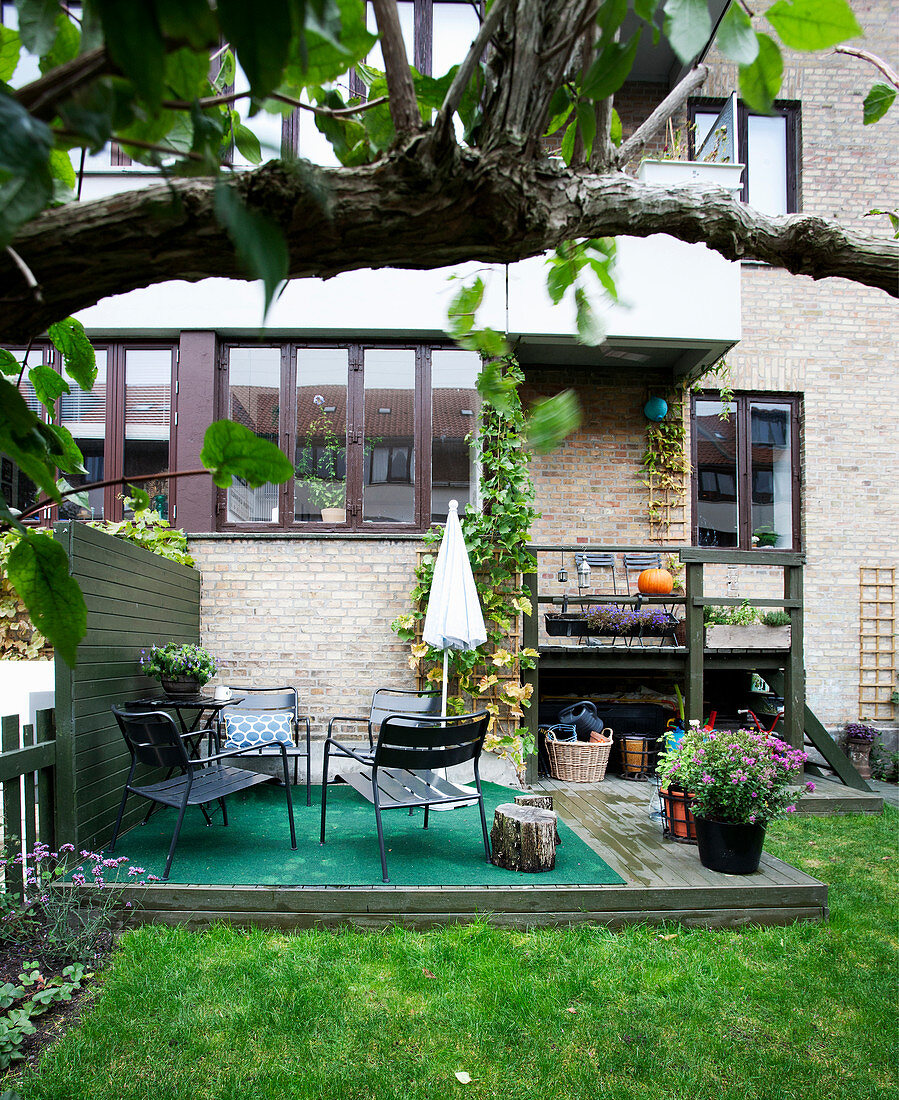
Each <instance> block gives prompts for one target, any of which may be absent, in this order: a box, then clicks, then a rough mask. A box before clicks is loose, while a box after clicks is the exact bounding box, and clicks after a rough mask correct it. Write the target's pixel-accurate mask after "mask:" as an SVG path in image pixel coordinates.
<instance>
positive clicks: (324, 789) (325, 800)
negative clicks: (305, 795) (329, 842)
mask: <svg viewBox="0 0 899 1100" xmlns="http://www.w3.org/2000/svg"><path fill="white" fill-rule="evenodd" d="M328 740H330V738H329V739H328ZM328 740H326V741H325V757H324V766H323V768H322V831H321V838H320V840H319V843H320V844H324V843H325V813H326V812H327V806H328V757H329V756H330V750H331V746H330V745H329V744H328Z"/></svg>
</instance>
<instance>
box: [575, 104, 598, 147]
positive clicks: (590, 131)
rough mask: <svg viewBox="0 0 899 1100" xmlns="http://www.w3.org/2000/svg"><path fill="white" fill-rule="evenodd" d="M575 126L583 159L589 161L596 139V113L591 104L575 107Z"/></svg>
mask: <svg viewBox="0 0 899 1100" xmlns="http://www.w3.org/2000/svg"><path fill="white" fill-rule="evenodd" d="M577 125H578V129H579V130H580V132H581V141H582V142H583V145H584V157H585V159H587V160H589V159H590V154H591V153H592V152H593V142H594V140H595V139H596V111H595V109H594V107H593V104H592V103H579V104H578V105H577Z"/></svg>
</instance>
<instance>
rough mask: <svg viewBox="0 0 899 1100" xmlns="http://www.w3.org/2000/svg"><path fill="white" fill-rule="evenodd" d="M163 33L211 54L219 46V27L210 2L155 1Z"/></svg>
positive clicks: (207, 0)
mask: <svg viewBox="0 0 899 1100" xmlns="http://www.w3.org/2000/svg"><path fill="white" fill-rule="evenodd" d="M155 3H156V17H157V19H158V20H159V26H160V28H161V29H162V33H163V34H164V35H166V36H168V37H169V38H174V39H186V40H187V41H188V42H189V43H190V44H191V45H192V46H193V47H194V48H195V49H197V50H202V51H203V52H205V53H207V54H208V53H209V52H211V51H212V50H213V49H214V48H215V47H216V45H217V44H218V41H217V40H218V27H217V26H216V22H215V16H214V15H213V13H212V11H211V9H210V7H209V0H155Z"/></svg>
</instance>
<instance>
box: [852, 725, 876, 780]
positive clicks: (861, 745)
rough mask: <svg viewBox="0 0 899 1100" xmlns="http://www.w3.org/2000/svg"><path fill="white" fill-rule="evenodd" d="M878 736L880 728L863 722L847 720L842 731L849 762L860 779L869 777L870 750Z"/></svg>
mask: <svg viewBox="0 0 899 1100" xmlns="http://www.w3.org/2000/svg"><path fill="white" fill-rule="evenodd" d="M879 736H880V730H878V729H875V728H874V726H868V725H866V724H865V723H864V722H847V723H846V728H845V729H844V731H843V743H844V745H845V747H846V755H847V756H848V757H849V762H850V763H851V764H852V766H853V768H855V770H856V771H857V772H858V774H859V775H860V776H861V777H862V779H870V778H871V750H872V749H873V748H874V743H875V741H876V740H877V738H878V737H879Z"/></svg>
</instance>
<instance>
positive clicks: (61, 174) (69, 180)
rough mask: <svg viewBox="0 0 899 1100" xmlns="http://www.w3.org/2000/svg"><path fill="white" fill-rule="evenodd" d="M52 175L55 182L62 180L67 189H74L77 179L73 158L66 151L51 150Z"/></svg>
mask: <svg viewBox="0 0 899 1100" xmlns="http://www.w3.org/2000/svg"><path fill="white" fill-rule="evenodd" d="M50 175H51V176H52V177H53V178H54V179H55V180H61V181H62V182H63V183H64V184H65V185H66V187H69V188H74V186H75V184H76V183H77V177H76V175H75V168H74V165H73V164H72V158H71V157H70V156H69V154H68V151H67V150H66V149H51V150H50Z"/></svg>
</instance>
